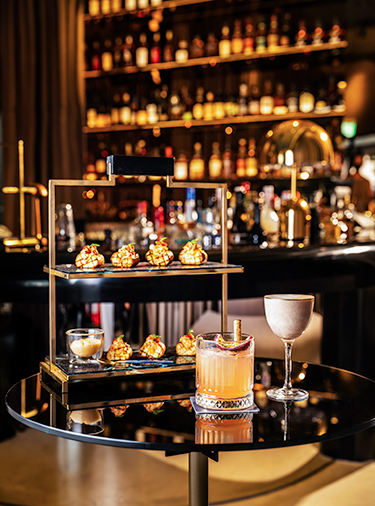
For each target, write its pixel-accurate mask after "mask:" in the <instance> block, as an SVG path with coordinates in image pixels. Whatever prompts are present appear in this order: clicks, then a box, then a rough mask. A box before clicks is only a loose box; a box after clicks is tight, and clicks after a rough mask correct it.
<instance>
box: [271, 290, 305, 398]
mask: <svg viewBox="0 0 375 506" xmlns="http://www.w3.org/2000/svg"><path fill="white" fill-rule="evenodd" d="M314 300H315V298H314V296H313V295H301V294H281V295H279V294H277V295H265V297H264V309H265V314H266V319H267V323H268V325H269V326H270V328H271V330H272V332H273V333H274V334H276V335H277V336H278V337H280V338H281V339H282V340H283V342H284V346H285V380H284V386H283V387H282V388H271V389H269V390H267V397H268V398H269V399H272V400H274V401H303V400H305V399H308V397H309V393H308V392H306V390H302V389H301V388H292V382H291V376H292V346H293V343H294V340H295V339H296V338H297V337H299V336H301V335H302V334H303V333H304V332H305V330H306V329H307V327H308V325H309V323H310V321H311V317H312V313H313V307H314Z"/></svg>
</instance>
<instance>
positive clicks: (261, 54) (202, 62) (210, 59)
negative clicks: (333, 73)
mask: <svg viewBox="0 0 375 506" xmlns="http://www.w3.org/2000/svg"><path fill="white" fill-rule="evenodd" d="M347 46H348V43H347V41H346V40H344V41H342V42H338V43H331V42H326V43H324V44H316V45H313V44H310V45H308V46H288V47H282V46H280V47H276V48H275V49H272V50H269V49H265V50H264V51H254V52H253V53H251V54H243V53H241V54H232V55H230V56H228V57H227V58H221V57H220V56H205V57H202V58H191V59H189V60H187V61H185V62H177V61H172V62H168V63H165V62H162V63H150V64H148V65H146V66H145V67H141V68H140V67H136V66H131V67H121V68H116V69H112V70H110V71H108V72H103V71H102V70H87V71H85V72H84V73H83V76H84V78H85V79H96V78H100V77H108V76H115V75H124V74H138V73H139V72H151V71H155V70H172V69H178V68H186V67H196V66H211V67H215V66H216V65H218V64H220V63H230V62H237V61H251V60H258V59H260V58H263V59H266V58H274V57H277V56H286V55H293V54H310V53H312V52H317V51H332V50H334V49H344V48H346V47H347Z"/></svg>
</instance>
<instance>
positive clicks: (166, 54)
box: [163, 30, 174, 62]
mask: <svg viewBox="0 0 375 506" xmlns="http://www.w3.org/2000/svg"><path fill="white" fill-rule="evenodd" d="M165 39H166V43H165V44H164V48H163V61H164V62H171V61H173V60H174V45H173V30H167V31H166V33H165Z"/></svg>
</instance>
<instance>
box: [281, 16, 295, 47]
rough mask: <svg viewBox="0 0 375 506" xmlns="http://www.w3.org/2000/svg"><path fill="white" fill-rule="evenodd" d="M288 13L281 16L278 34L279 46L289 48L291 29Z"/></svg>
mask: <svg viewBox="0 0 375 506" xmlns="http://www.w3.org/2000/svg"><path fill="white" fill-rule="evenodd" d="M291 17H292V16H291V14H290V12H286V13H285V14H284V16H283V21H282V24H281V33H280V41H279V44H280V46H283V47H286V46H290V41H291V40H292V37H291V28H290V20H291Z"/></svg>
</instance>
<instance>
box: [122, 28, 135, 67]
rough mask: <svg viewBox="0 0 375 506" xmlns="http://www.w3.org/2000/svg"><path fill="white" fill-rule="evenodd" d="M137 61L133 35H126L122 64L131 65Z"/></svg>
mask: <svg viewBox="0 0 375 506" xmlns="http://www.w3.org/2000/svg"><path fill="white" fill-rule="evenodd" d="M134 63H135V46H134V43H133V35H127V36H126V37H125V44H124V45H123V47H122V64H123V65H124V67H131V66H132V65H134Z"/></svg>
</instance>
